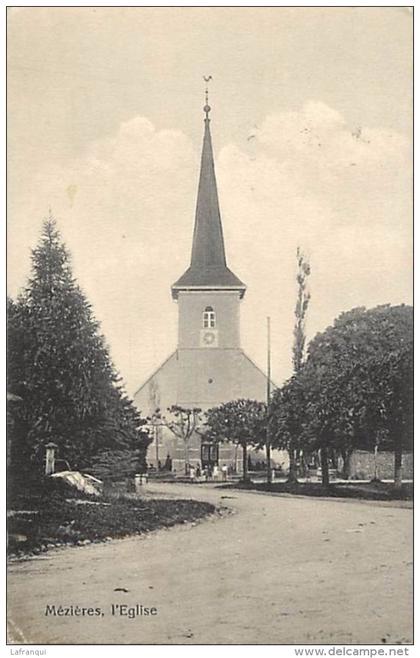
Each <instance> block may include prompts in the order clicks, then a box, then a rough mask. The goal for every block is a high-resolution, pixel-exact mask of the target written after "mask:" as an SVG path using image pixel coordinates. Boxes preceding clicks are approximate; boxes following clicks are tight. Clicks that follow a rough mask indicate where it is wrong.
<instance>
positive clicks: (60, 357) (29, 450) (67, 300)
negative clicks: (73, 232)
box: [9, 217, 147, 468]
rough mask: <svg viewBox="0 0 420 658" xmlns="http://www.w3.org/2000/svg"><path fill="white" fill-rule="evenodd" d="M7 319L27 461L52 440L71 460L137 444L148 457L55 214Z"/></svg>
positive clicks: (79, 464)
mask: <svg viewBox="0 0 420 658" xmlns="http://www.w3.org/2000/svg"><path fill="white" fill-rule="evenodd" d="M9 323H10V324H9V327H10V328H9V373H10V384H9V386H10V387H11V388H10V390H11V392H12V393H15V394H17V395H20V396H21V397H22V400H23V403H22V405H21V406H20V408H19V412H18V415H19V436H17V437H14V439H15V441H14V442H15V444H16V445H19V450H18V452H19V453H20V455H19V461H20V462H22V464H21V466H22V467H23V466H24V464H26V465H28V464H29V463H31V462H32V463H33V462H35V463H36V462H39V461H40V460H42V455H43V446H44V445H45V443H46V442H48V441H51V440H52V441H54V442H55V443H56V444H57V445H58V447H59V450H58V457H59V458H61V459H65V460H67V461H68V462H69V464H70V465H71V467H72V468H86V467H88V466H89V465H90V464H91V463H92V461H94V460H95V459H97V456H98V454H99V453H102V452H107V453H108V452H109V451H112V450H127V449H128V450H134V451H139V452H138V454H139V459H140V461H143V460H144V456H145V450H146V447H147V435H146V434H145V433H144V432H143V431H142V430H141V426H142V425H143V424H144V423H145V421H144V420H143V419H142V418H141V417H140V414H139V413H138V412H137V410H136V409H135V407H134V405H133V403H132V402H131V400H129V399H128V397H127V396H126V395H125V393H124V391H123V388H122V386H121V384H120V379H119V377H118V374H117V372H116V371H115V368H114V366H113V365H112V362H111V360H110V357H109V354H108V349H107V346H106V344H105V341H104V338H103V337H102V335H101V334H100V332H99V323H98V322H97V321H96V320H95V318H94V317H93V314H92V309H91V306H90V304H89V303H88V301H87V300H86V298H85V297H84V295H83V293H82V291H81V290H80V288H79V286H78V285H77V282H76V281H75V279H74V278H73V275H72V271H71V265H70V257H69V254H68V252H67V250H66V248H65V246H64V245H63V243H62V241H61V238H60V234H59V232H58V230H57V227H56V222H55V220H54V219H52V218H51V217H50V218H49V219H48V220H46V221H45V222H44V226H43V231H42V235H41V240H40V242H39V244H38V246H37V247H36V249H34V251H33V252H32V276H31V278H30V279H29V282H28V285H27V287H26V289H25V290H24V292H23V293H22V294H21V295H20V297H19V298H18V300H17V302H16V304H13V303H11V305H10V310H9ZM13 461H14V462H15V463H16V459H15V460H13Z"/></svg>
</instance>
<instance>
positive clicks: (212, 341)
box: [200, 329, 218, 347]
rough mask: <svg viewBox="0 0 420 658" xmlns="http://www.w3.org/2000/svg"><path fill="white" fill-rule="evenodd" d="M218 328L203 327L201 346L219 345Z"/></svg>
mask: <svg viewBox="0 0 420 658" xmlns="http://www.w3.org/2000/svg"><path fill="white" fill-rule="evenodd" d="M217 338H218V336H217V329H202V330H201V333H200V346H201V347H217V343H218V340H217Z"/></svg>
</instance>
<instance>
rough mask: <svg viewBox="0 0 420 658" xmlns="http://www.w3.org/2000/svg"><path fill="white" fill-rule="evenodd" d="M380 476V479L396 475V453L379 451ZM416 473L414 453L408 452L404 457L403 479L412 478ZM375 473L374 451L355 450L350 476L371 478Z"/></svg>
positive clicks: (390, 478)
mask: <svg viewBox="0 0 420 658" xmlns="http://www.w3.org/2000/svg"><path fill="white" fill-rule="evenodd" d="M376 459H377V467H378V477H379V479H380V480H392V479H393V477H394V453H392V452H385V451H383V452H378V454H377V458H376ZM413 473H414V460H413V453H411V452H407V453H404V454H403V457H402V477H403V480H412V479H413ZM374 475H375V457H374V454H373V452H368V451H366V450H355V452H353V454H352V455H351V457H350V478H351V479H353V480H370V479H372V478H373V477H374Z"/></svg>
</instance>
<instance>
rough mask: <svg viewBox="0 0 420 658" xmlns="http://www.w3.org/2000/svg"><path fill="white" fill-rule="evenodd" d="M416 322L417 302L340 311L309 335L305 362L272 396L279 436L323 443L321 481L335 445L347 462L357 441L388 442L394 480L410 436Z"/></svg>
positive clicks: (282, 440)
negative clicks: (331, 322) (393, 456)
mask: <svg viewBox="0 0 420 658" xmlns="http://www.w3.org/2000/svg"><path fill="white" fill-rule="evenodd" d="M412 323H413V311H412V308H411V307H409V306H405V305H401V306H394V307H391V306H389V305H385V306H378V307H376V308H374V309H370V310H366V309H365V308H357V309H353V310H352V311H349V312H347V313H343V314H342V315H340V317H339V318H338V319H337V320H336V321H335V323H334V325H333V326H332V327H329V328H327V329H326V330H325V331H324V332H323V333H321V334H318V335H317V336H316V337H315V338H314V339H313V340H312V341H311V343H310V345H309V347H308V358H307V360H306V361H305V363H304V365H303V366H302V367H301V368H300V370H299V372H298V373H297V374H296V375H295V376H294V378H292V380H290V381H289V382H287V383H286V385H285V386H284V387H283V388H282V389H280V391H279V392H276V394H275V396H274V397H273V403H272V407H273V409H272V412H271V419H272V420H271V421H270V422H271V423H272V425H273V430H272V431H273V432H274V434H275V435H276V437H277V441H278V442H279V444H280V445H282V446H284V447H288V446H289V447H290V444H291V443H293V442H294V441H295V442H296V441H300V442H301V444H302V445H303V446H304V447H305V448H306V449H307V450H319V451H320V454H321V467H322V479H323V484H324V485H328V483H329V476H328V459H329V457H330V456H331V455H332V454H333V452H334V451H339V452H341V454H342V455H343V457H344V460H345V464H346V465H347V467H348V462H349V457H350V455H351V452H352V451H353V450H354V449H355V448H363V449H374V447H375V445H378V446H379V447H382V448H387V447H389V445H390V442H391V443H392V445H393V446H394V448H395V451H396V452H395V454H396V459H395V463H396V481H397V479H398V473H397V471H398V468H399V466H398V464H400V463H401V459H400V453H401V452H402V449H403V447H407V449H409V446H410V436H412V433H411V434H410V432H411V423H412V411H411V405H412V397H411V393H410V391H411V388H410V387H412V378H410V372H411V370H410V368H412V362H411V365H410V355H411V358H412V335H413V324H412ZM410 382H411V383H410ZM391 437H392V438H391ZM401 446H402V447H401Z"/></svg>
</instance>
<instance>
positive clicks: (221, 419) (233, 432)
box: [204, 399, 267, 480]
mask: <svg viewBox="0 0 420 658" xmlns="http://www.w3.org/2000/svg"><path fill="white" fill-rule="evenodd" d="M266 425H267V406H266V405H265V404H264V403H263V402H258V401H257V400H247V399H239V400H232V401H230V402H226V403H224V404H221V405H219V406H218V407H213V408H212V409H209V410H208V411H207V412H206V423H205V432H204V435H205V437H206V438H207V439H209V440H212V441H231V442H232V443H236V444H237V445H240V446H241V447H242V463H243V479H244V480H247V479H248V459H247V449H248V446H259V447H261V446H262V445H263V444H264V443H265V440H266Z"/></svg>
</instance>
